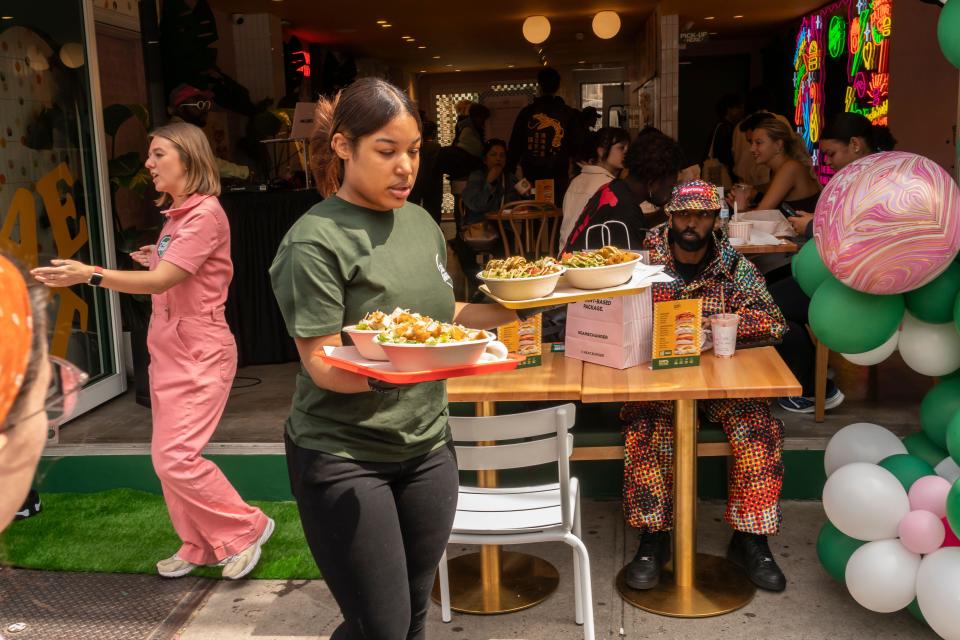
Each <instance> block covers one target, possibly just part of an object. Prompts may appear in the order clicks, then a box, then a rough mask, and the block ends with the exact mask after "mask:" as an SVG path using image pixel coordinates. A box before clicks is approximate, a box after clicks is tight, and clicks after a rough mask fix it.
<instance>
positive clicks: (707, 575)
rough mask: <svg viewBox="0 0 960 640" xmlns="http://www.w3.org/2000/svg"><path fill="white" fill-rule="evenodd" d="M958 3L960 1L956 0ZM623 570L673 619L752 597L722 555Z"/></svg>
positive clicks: (644, 600) (641, 597)
mask: <svg viewBox="0 0 960 640" xmlns="http://www.w3.org/2000/svg"><path fill="white" fill-rule="evenodd" d="M958 2H960V0H958ZM626 573H627V569H626V567H624V568H623V569H621V570H620V573H619V574H617V590H618V591H619V592H620V595H621V597H623V599H624V600H626V601H627V602H629V603H630V604H632V605H633V606H635V607H638V608H640V609H643V610H644V611H649V612H651V613H657V614H660V615H662V616H672V617H674V618H709V617H710V616H719V615H722V614H724V613H730V612H731V611H735V610H736V609H739V608H740V607H742V606H744V605H745V604H747V603H748V602H750V601H751V600H752V599H753V595H754V593H755V592H756V587H754V586H753V583H751V582H750V581H749V580H748V579H747V577H746V576H745V575H744V574H743V571H742V570H741V569H738V568H737V567H735V566H733V565H732V564H730V563H729V562H728V561H727V560H726V558H720V557H718V556H711V555H706V554H703V553H698V554H697V560H696V580H695V581H694V584H693V586H690V587H678V586H677V585H676V584H675V583H674V580H673V571H672V570H669V571H668V570H667V568H664V570H663V573H661V575H660V584H659V585H657V586H656V587H654V588H653V589H646V590H643V591H638V590H636V589H631V588H630V587H628V586H627V583H626Z"/></svg>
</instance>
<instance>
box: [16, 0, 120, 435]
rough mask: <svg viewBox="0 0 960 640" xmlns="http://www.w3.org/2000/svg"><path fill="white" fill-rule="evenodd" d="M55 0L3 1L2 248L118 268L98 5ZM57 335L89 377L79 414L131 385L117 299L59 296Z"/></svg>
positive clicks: (61, 292)
mask: <svg viewBox="0 0 960 640" xmlns="http://www.w3.org/2000/svg"><path fill="white" fill-rule="evenodd" d="M56 4H57V8H56V10H55V11H54V10H51V9H50V7H49V6H48V3H45V2H23V1H22V0H13V1H11V0H0V221H2V226H0V250H3V251H5V252H6V253H8V254H10V255H13V256H14V257H16V258H18V259H19V260H20V261H21V262H23V263H24V264H26V266H28V267H33V266H36V265H38V264H47V263H49V262H50V260H51V259H53V258H72V259H75V260H80V261H83V262H86V263H88V264H99V265H104V266H112V265H113V264H114V262H115V260H114V248H113V234H112V227H111V214H110V206H111V205H110V197H109V185H108V182H107V179H106V165H105V161H104V158H105V154H104V133H103V122H102V118H101V117H100V114H101V113H102V105H101V101H100V87H99V77H98V73H97V60H96V46H95V44H94V30H93V11H92V5H91V4H90V2H89V1H84V0H63V1H61V2H58V3H56ZM49 333H50V335H49V337H50V352H51V353H52V354H54V355H58V356H61V357H63V358H66V359H68V360H70V361H71V362H74V363H75V364H77V365H78V366H80V367H81V368H82V369H84V370H85V371H87V372H88V373H89V374H90V382H89V383H88V385H87V387H86V388H85V389H84V391H83V394H82V395H81V398H80V403H79V405H80V406H79V409H80V412H83V411H87V410H89V409H91V408H93V407H95V406H97V405H98V404H101V403H103V402H105V401H106V400H108V399H110V398H112V397H114V396H116V395H118V394H119V393H122V392H123V391H124V390H125V389H126V379H125V378H124V376H123V375H122V374H121V371H122V368H121V364H120V363H121V359H120V353H119V348H118V347H119V335H120V334H119V312H118V305H117V297H116V294H114V293H112V292H108V291H105V290H102V289H97V288H94V287H89V286H86V285H82V286H75V287H71V288H63V289H53V290H51V298H50V306H49ZM67 428H69V427H67ZM51 436H52V439H55V437H56V434H51Z"/></svg>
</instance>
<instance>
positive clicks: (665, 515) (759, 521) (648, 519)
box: [620, 180, 786, 591]
mask: <svg viewBox="0 0 960 640" xmlns="http://www.w3.org/2000/svg"><path fill="white" fill-rule="evenodd" d="M719 210H720V199H719V197H718V195H717V191H716V189H715V188H714V187H713V185H711V184H709V183H706V182H702V181H699V180H696V181H693V182H688V183H685V184H681V185H679V186H677V187H676V188H675V189H674V191H673V198H672V199H671V201H670V203H669V204H667V206H666V208H665V211H666V212H667V213H668V215H669V217H670V218H669V220H668V221H667V222H666V223H664V224H662V225H660V226H658V227H656V228H654V229H652V230H651V231H650V233H649V235H648V236H647V239H646V245H647V248H648V249H649V250H650V260H651V262H652V263H653V264H663V265H666V272H667V273H668V274H669V275H671V276H673V278H674V281H673V282H670V283H662V284H654V285H653V299H654V301H655V302H662V301H665V300H679V299H690V298H700V299H701V300H703V317H704V318H707V317H709V316H710V315H712V314H715V313H723V312H726V313H738V314H739V315H740V325H739V328H738V330H737V341H738V343H740V344H741V345H743V344H748V343H752V342H762V341H770V340H779V339H780V337H781V336H782V335H783V333H784V330H785V327H786V324H785V322H784V319H783V315H782V314H781V313H780V309H779V308H778V307H777V306H776V304H774V302H773V299H772V298H771V296H770V293H769V292H768V291H767V287H766V284H765V283H764V280H763V277H762V276H761V275H760V272H759V271H757V269H756V267H755V266H754V265H753V264H751V262H750V261H749V260H747V259H746V258H743V257H742V256H741V255H740V254H739V253H738V252H737V251H736V250H735V249H734V248H733V247H732V246H731V245H730V244H729V242H728V241H727V239H726V237H725V236H723V234H721V233H720V232H719V231H714V226H715V224H716V220H717V214H718V213H719ZM700 408H701V410H702V412H703V414H705V416H706V417H707V418H708V419H709V420H710V421H713V422H719V423H720V424H721V425H722V426H723V430H724V432H725V433H726V435H727V438H728V440H729V441H730V445H731V447H732V448H733V468H732V470H731V473H730V479H729V498H728V502H727V512H726V521H727V522H728V523H729V524H730V526H731V527H733V529H734V534H733V538H732V540H731V541H730V547H729V549H728V551H727V557H728V558H729V559H730V560H731V561H732V562H734V563H735V564H737V565H739V566H741V567H742V568H743V569H744V570H745V571H746V573H747V575H748V577H749V578H750V580H751V581H752V582H753V583H754V584H756V585H757V586H758V587H760V588H762V589H768V590H771V591H782V590H783V589H784V588H785V587H786V579H785V578H784V575H783V572H782V571H781V570H780V568H779V567H778V566H777V563H776V561H775V560H774V558H773V554H772V553H771V552H770V548H769V546H768V544H767V535H768V534H775V533H777V532H778V530H779V528H780V519H781V514H780V506H779V502H778V501H779V496H780V489H781V486H782V484H783V460H782V452H783V423H782V422H780V420H778V419H776V418H774V417H773V416H772V415H771V414H770V406H769V404H768V403H767V402H766V401H765V400H759V399H747V398H743V399H729V400H712V401H707V402H702V403H700ZM620 417H621V419H622V420H623V421H624V422H625V423H626V426H625V427H624V440H625V445H626V446H625V459H624V483H623V484H624V488H623V511H624V516H625V517H626V520H627V522H628V523H629V524H630V526H632V527H635V528H637V529H639V530H640V533H641V535H640V548H639V549H638V551H637V554H636V557H634V559H633V561H632V562H630V564H629V565H628V566H627V577H626V580H627V584H628V585H630V586H631V587H632V588H634V589H652V588H653V587H655V586H656V585H657V584H658V582H659V579H660V569H661V567H662V566H663V565H664V564H665V563H666V562H667V560H668V558H669V554H670V533H669V532H670V529H672V526H673V405H672V403H670V402H633V403H627V404H625V405H624V406H623V409H622V410H621V414H620Z"/></svg>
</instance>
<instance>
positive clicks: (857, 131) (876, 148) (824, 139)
mask: <svg viewBox="0 0 960 640" xmlns="http://www.w3.org/2000/svg"><path fill="white" fill-rule="evenodd" d="M896 144H897V141H896V139H895V138H894V137H893V135H892V134H891V133H890V129H888V128H887V127H885V126H883V125H876V124H873V123H872V122H870V121H869V120H868V119H867V118H866V117H865V116H862V115H860V114H859V113H850V112H844V113H838V114H837V115H836V116H835V117H834V118H833V119H832V120H831V121H830V122H829V123H828V124H827V126H826V127H824V129H823V131H821V132H820V152H821V153H822V154H823V159H824V161H825V162H826V164H827V166H829V167H830V168H831V169H833V171H834V172H837V171H840V170H841V169H843V168H844V167H845V166H847V165H848V164H850V163H851V162H855V161H857V160H859V159H860V158H863V157H865V156H868V155H870V154H871V153H878V152H880V151H893V148H894V147H895V146H896ZM789 220H790V224H791V225H793V228H794V230H795V231H796V232H797V235H798V236H803V237H806V238H808V239H809V238H812V237H813V209H806V210H803V209H800V210H797V215H796V216H793V217H791V218H790V219H789Z"/></svg>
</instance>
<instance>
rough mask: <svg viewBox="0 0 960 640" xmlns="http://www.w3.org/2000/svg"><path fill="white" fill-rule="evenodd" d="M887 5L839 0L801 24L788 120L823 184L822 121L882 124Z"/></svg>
mask: <svg viewBox="0 0 960 640" xmlns="http://www.w3.org/2000/svg"><path fill="white" fill-rule="evenodd" d="M958 1H960V0H958ZM892 2H893V0H841V1H840V2H836V3H834V4H831V5H828V6H826V7H824V8H822V9H820V10H819V11H817V12H815V13H812V14H809V15H807V16H805V17H804V18H803V20H802V21H801V23H800V29H799V31H798V32H797V48H796V50H795V52H794V58H793V68H794V74H793V89H794V97H793V104H794V108H795V110H794V114H793V120H794V123H795V124H796V126H797V131H798V132H799V133H800V135H801V136H802V137H803V139H804V141H805V142H806V145H807V151H808V152H809V153H810V155H811V156H812V157H813V163H814V167H816V170H817V173H818V175H819V177H820V180H821V181H822V182H826V181H827V180H828V179H829V178H830V175H831V174H832V171H831V170H830V168H829V167H827V166H826V165H824V164H823V163H822V160H821V155H820V145H819V142H820V131H821V130H822V129H823V126H824V124H825V118H826V119H829V118H830V117H832V116H833V115H834V114H836V113H839V112H841V111H850V112H853V113H859V114H862V115H863V116H866V117H867V118H868V119H869V120H870V121H871V122H873V123H875V124H882V125H886V124H887V113H888V109H889V106H890V104H889V89H890V71H889V69H890V33H891V22H892V20H891V15H892V12H893V5H892Z"/></svg>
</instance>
